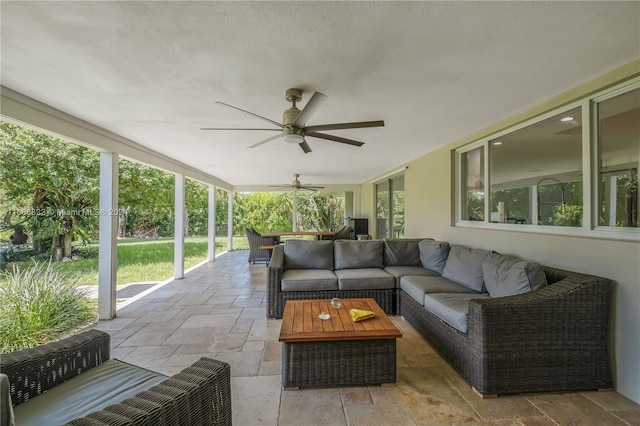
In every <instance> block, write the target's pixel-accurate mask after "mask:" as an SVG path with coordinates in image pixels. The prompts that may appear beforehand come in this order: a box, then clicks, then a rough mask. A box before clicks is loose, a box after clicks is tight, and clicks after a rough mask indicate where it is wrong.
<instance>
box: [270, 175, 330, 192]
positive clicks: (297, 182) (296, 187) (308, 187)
mask: <svg viewBox="0 0 640 426" xmlns="http://www.w3.org/2000/svg"><path fill="white" fill-rule="evenodd" d="M299 177H300V174H299V173H296V174H294V175H293V184H291V185H269V186H270V187H271V188H291V189H293V190H296V191H317V190H318V189H324V186H312V185H301V184H300V179H298V178H299Z"/></svg>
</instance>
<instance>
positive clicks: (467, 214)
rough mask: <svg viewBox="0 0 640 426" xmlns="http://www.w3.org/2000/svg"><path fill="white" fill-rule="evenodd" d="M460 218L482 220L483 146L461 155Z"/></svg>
mask: <svg viewBox="0 0 640 426" xmlns="http://www.w3.org/2000/svg"><path fill="white" fill-rule="evenodd" d="M461 157H462V158H461V167H462V179H463V192H462V197H463V199H462V205H463V206H464V208H463V209H462V212H461V213H462V220H474V221H483V220H484V147H480V148H476V149H473V150H471V151H468V152H465V153H463V154H462V155H461Z"/></svg>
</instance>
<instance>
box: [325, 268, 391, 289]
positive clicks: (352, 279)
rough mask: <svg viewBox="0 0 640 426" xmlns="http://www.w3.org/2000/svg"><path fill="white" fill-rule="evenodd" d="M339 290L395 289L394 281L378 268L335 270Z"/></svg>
mask: <svg viewBox="0 0 640 426" xmlns="http://www.w3.org/2000/svg"><path fill="white" fill-rule="evenodd" d="M335 273H336V275H337V276H338V288H339V289H340V290H383V289H390V288H395V286H396V279H395V278H394V277H393V276H392V275H389V274H387V273H386V272H385V271H384V270H382V269H379V268H362V269H336V271H335Z"/></svg>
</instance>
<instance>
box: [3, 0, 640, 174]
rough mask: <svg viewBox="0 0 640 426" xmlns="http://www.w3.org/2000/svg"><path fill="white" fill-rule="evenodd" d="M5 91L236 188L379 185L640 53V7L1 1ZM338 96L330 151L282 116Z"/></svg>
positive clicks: (325, 115)
mask: <svg viewBox="0 0 640 426" xmlns="http://www.w3.org/2000/svg"><path fill="white" fill-rule="evenodd" d="M0 5H1V6H0V7H1V18H2V46H1V47H2V52H1V55H2V56H1V61H2V64H1V65H2V69H1V81H2V85H4V86H6V87H8V88H11V89H13V90H16V91H18V92H21V93H23V94H25V95H27V96H30V97H32V98H34V99H36V100H38V101H41V102H44V103H46V104H49V105H51V106H53V107H55V108H58V109H60V110H62V111H64V112H66V113H69V114H71V115H74V116H76V117H78V118H81V119H83V120H86V121H88V122H90V123H93V124H95V125H97V126H100V127H103V128H105V129H107V130H110V131H112V132H114V133H116V134H119V135H121V136H123V137H126V138H128V139H131V140H133V141H135V142H137V143H139V144H141V145H145V146H147V147H150V148H152V149H154V150H156V151H158V152H160V153H163V154H166V155H168V156H170V157H172V158H175V159H177V160H179V161H181V162H183V163H186V164H188V165H191V166H193V167H195V168H197V169H200V170H202V171H204V172H206V173H209V174H211V175H213V176H215V177H218V178H220V179H222V180H224V181H227V182H229V183H230V184H232V185H271V184H282V183H287V182H291V180H292V178H293V176H292V175H293V174H294V173H300V174H301V178H300V180H301V181H302V183H303V184H309V183H313V184H352V183H362V182H365V181H368V180H369V179H371V178H373V177H375V176H376V175H379V174H382V173H385V172H387V171H389V170H392V169H394V168H397V167H399V166H402V165H403V164H405V163H406V162H408V161H410V160H412V159H414V158H416V157H419V156H421V155H423V154H426V153H428V152H430V151H432V150H434V149H436V148H438V147H440V146H443V145H445V144H448V143H450V142H453V141H455V140H457V139H459V138H461V137H464V136H465V135H468V134H469V133H471V132H473V131H475V130H478V129H481V128H483V127H485V126H487V125H489V124H491V123H494V122H496V121H498V120H500V119H502V118H505V117H507V116H510V115H512V114H514V113H516V112H519V111H522V110H524V109H526V108H528V107H530V106H532V105H534V104H537V103H539V102H542V101H544V100H545V99H548V98H550V97H552V96H554V95H557V94H559V93H561V92H563V91H565V90H568V89H570V88H572V87H574V86H577V85H579V84H580V83H583V82H585V81H588V80H590V79H592V78H594V77H597V76H598V75H601V74H603V73H605V72H607V71H609V70H612V69H614V68H616V67H618V66H620V65H623V64H626V63H628V62H630V61H632V60H634V59H636V58H638V57H640V30H639V23H640V2H637V1H632V2H609V1H605V2H410V3H408V2H134V1H129V2H82V1H74V2H63V1H60V2H58V1H46V2H11V1H2V2H1V3H0ZM290 87H296V88H300V89H302V90H303V91H304V93H303V100H302V102H301V103H300V105H299V106H304V104H305V102H306V101H307V100H308V99H309V97H310V96H311V94H312V93H313V92H314V91H320V92H322V93H324V94H326V95H327V96H328V98H327V100H326V101H325V103H324V104H323V105H322V107H321V108H320V110H319V111H318V112H317V113H316V114H315V115H314V116H313V118H312V119H311V120H309V122H308V125H315V124H325V123H334V122H350V121H366V120H379V119H382V120H384V121H385V124H386V126H385V127H383V128H370V129H356V130H339V131H327V132H326V133H331V134H335V135H339V136H343V137H347V138H353V139H358V140H362V141H364V142H365V143H366V144H365V145H364V146H363V147H361V148H357V147H353V146H349V145H343V144H339V143H334V142H329V141H324V140H320V139H314V138H308V139H307V140H308V143H309V145H310V146H311V148H312V150H313V152H311V153H309V154H304V153H303V152H302V150H301V149H300V148H299V147H298V146H296V145H291V144H286V143H284V142H283V141H282V140H281V139H278V140H274V141H272V142H269V143H267V144H265V145H262V146H260V147H258V148H254V149H247V147H248V146H250V145H252V144H254V143H255V142H258V141H260V140H262V139H264V138H266V137H269V136H273V135H274V133H273V132H261V131H253V132H239V131H238V132H231V131H217V132H214V131H207V132H205V131H201V130H200V128H201V127H257V128H261V127H265V125H266V126H267V127H268V126H269V124H268V123H266V122H264V121H262V120H259V119H256V118H254V117H251V116H249V115H245V114H243V113H240V112H238V111H234V110H232V109H228V108H225V107H223V106H220V105H217V104H215V102H216V101H221V102H226V103H229V104H232V105H235V106H237V107H239V108H242V109H245V110H249V111H252V112H254V113H256V114H259V115H261V116H265V117H268V118H270V119H272V120H274V121H278V122H280V121H281V119H282V118H281V117H282V111H283V110H284V109H286V108H288V107H289V106H290V104H289V103H288V102H287V101H285V99H284V91H285V89H287V88H290Z"/></svg>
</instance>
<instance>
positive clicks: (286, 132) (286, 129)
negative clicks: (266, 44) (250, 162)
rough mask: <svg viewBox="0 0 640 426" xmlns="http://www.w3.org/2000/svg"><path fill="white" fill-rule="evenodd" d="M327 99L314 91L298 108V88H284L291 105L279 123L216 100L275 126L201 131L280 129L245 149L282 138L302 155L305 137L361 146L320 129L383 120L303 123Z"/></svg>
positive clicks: (354, 126)
mask: <svg viewBox="0 0 640 426" xmlns="http://www.w3.org/2000/svg"><path fill="white" fill-rule="evenodd" d="M326 98H327V96H326V95H324V94H322V93H320V92H314V94H313V95H312V96H311V98H310V99H309V101H308V102H307V104H306V105H305V106H304V108H302V110H299V109H298V107H297V106H296V103H298V102H300V101H301V100H302V90H300V89H287V90H286V92H285V99H286V100H287V101H289V102H291V103H292V106H291V108H289V109H286V110H285V111H284V113H283V115H282V124H280V123H278V122H277V121H273V120H270V119H268V118H265V117H262V116H260V115H257V114H254V113H252V112H249V111H245V110H243V109H240V108H238V107H235V106H233V105H229V104H226V103H224V102H216V103H217V104H220V105H224V106H226V107H229V108H233V109H236V110H238V111H241V112H244V113H246V114H249V115H252V116H254V117H257V118H259V119H261V120H264V121H267V122H269V123H271V124H273V125H275V126H277V127H278V128H277V129H273V128H270V129H238V128H226V127H202V128H201V130H244V131H247V130H271V131H277V132H280V133H279V134H277V135H276V136H272V137H269V138H267V139H264V140H262V141H260V142H258V143H256V144H253V145H251V146H250V147H249V148H255V147H257V146H260V145H262V144H265V143H267V142H269V141H272V140H274V139H278V138H283V139H284V141H285V142H288V143H297V144H298V145H299V146H300V148H302V150H303V151H304V152H305V154H307V153H309V152H311V147H309V144H308V143H307V141H306V137H307V136H309V137H314V138H319V139H325V140H329V141H333V142H339V143H344V144H347V145H353V146H362V145H364V142H360V141H356V140H353V139H347V138H343V137H340V136H335V135H328V134H326V133H319V132H320V131H323V130H342V129H359V128H363V127H382V126H384V121H382V120H377V121H359V122H354V123H334V124H320V125H316V126H307V121H308V120H309V119H310V118H311V116H313V114H315V112H316V111H317V110H318V108H320V105H322V103H323V102H324V101H325V99H326Z"/></svg>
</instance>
